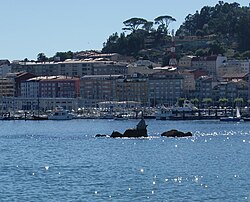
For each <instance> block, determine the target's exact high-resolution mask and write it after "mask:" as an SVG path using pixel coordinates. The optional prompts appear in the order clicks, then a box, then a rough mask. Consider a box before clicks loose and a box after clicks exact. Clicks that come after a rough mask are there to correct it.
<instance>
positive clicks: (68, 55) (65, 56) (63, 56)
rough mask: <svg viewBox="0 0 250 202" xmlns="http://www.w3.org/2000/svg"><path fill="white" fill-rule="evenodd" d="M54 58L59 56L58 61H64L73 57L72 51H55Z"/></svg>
mask: <svg viewBox="0 0 250 202" xmlns="http://www.w3.org/2000/svg"><path fill="white" fill-rule="evenodd" d="M54 58H60V61H65V60H67V59H73V52H71V51H68V52H57V53H56V54H55V56H54Z"/></svg>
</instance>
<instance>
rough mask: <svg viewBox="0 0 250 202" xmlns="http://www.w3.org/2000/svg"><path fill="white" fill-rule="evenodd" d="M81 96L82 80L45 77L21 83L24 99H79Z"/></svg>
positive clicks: (65, 77) (64, 77)
mask: <svg viewBox="0 0 250 202" xmlns="http://www.w3.org/2000/svg"><path fill="white" fill-rule="evenodd" d="M79 96H80V79H79V78H76V77H67V76H44V77H35V78H31V79H28V80H25V81H23V82H22V83H21V97H24V98H32V97H33V98H37V97H40V98H60V97H61V98H77V97H79Z"/></svg>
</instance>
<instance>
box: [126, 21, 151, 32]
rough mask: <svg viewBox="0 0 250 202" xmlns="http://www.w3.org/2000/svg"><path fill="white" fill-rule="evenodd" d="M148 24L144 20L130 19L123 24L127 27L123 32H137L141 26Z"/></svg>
mask: <svg viewBox="0 0 250 202" xmlns="http://www.w3.org/2000/svg"><path fill="white" fill-rule="evenodd" d="M146 23H147V20H145V19H143V18H130V19H128V20H125V21H124V22H123V24H124V25H125V26H126V27H125V28H123V30H130V31H132V32H135V31H136V30H138V28H139V26H141V25H144V24H146Z"/></svg>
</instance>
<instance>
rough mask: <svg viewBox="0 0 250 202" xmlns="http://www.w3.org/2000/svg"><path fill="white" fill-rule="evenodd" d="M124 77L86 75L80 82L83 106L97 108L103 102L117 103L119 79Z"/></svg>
mask: <svg viewBox="0 0 250 202" xmlns="http://www.w3.org/2000/svg"><path fill="white" fill-rule="evenodd" d="M123 77H124V76H123V75H86V76H83V77H82V78H81V81H80V97H81V106H83V107H96V106H97V103H99V102H103V101H115V100H117V98H116V82H117V79H119V78H123Z"/></svg>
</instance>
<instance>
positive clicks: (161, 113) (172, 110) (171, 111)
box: [155, 100, 198, 120]
mask: <svg viewBox="0 0 250 202" xmlns="http://www.w3.org/2000/svg"><path fill="white" fill-rule="evenodd" d="M197 110H198V108H197V107H195V106H194V105H193V104H192V103H191V102H190V101H189V100H185V101H184V103H183V106H179V105H178V104H175V105H174V106H172V107H165V106H161V107H160V108H158V109H157V110H156V112H155V118H156V120H170V119H172V120H176V119H179V118H180V119H182V118H183V117H185V116H186V114H188V117H193V116H195V115H193V114H192V113H193V112H195V111H197Z"/></svg>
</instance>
